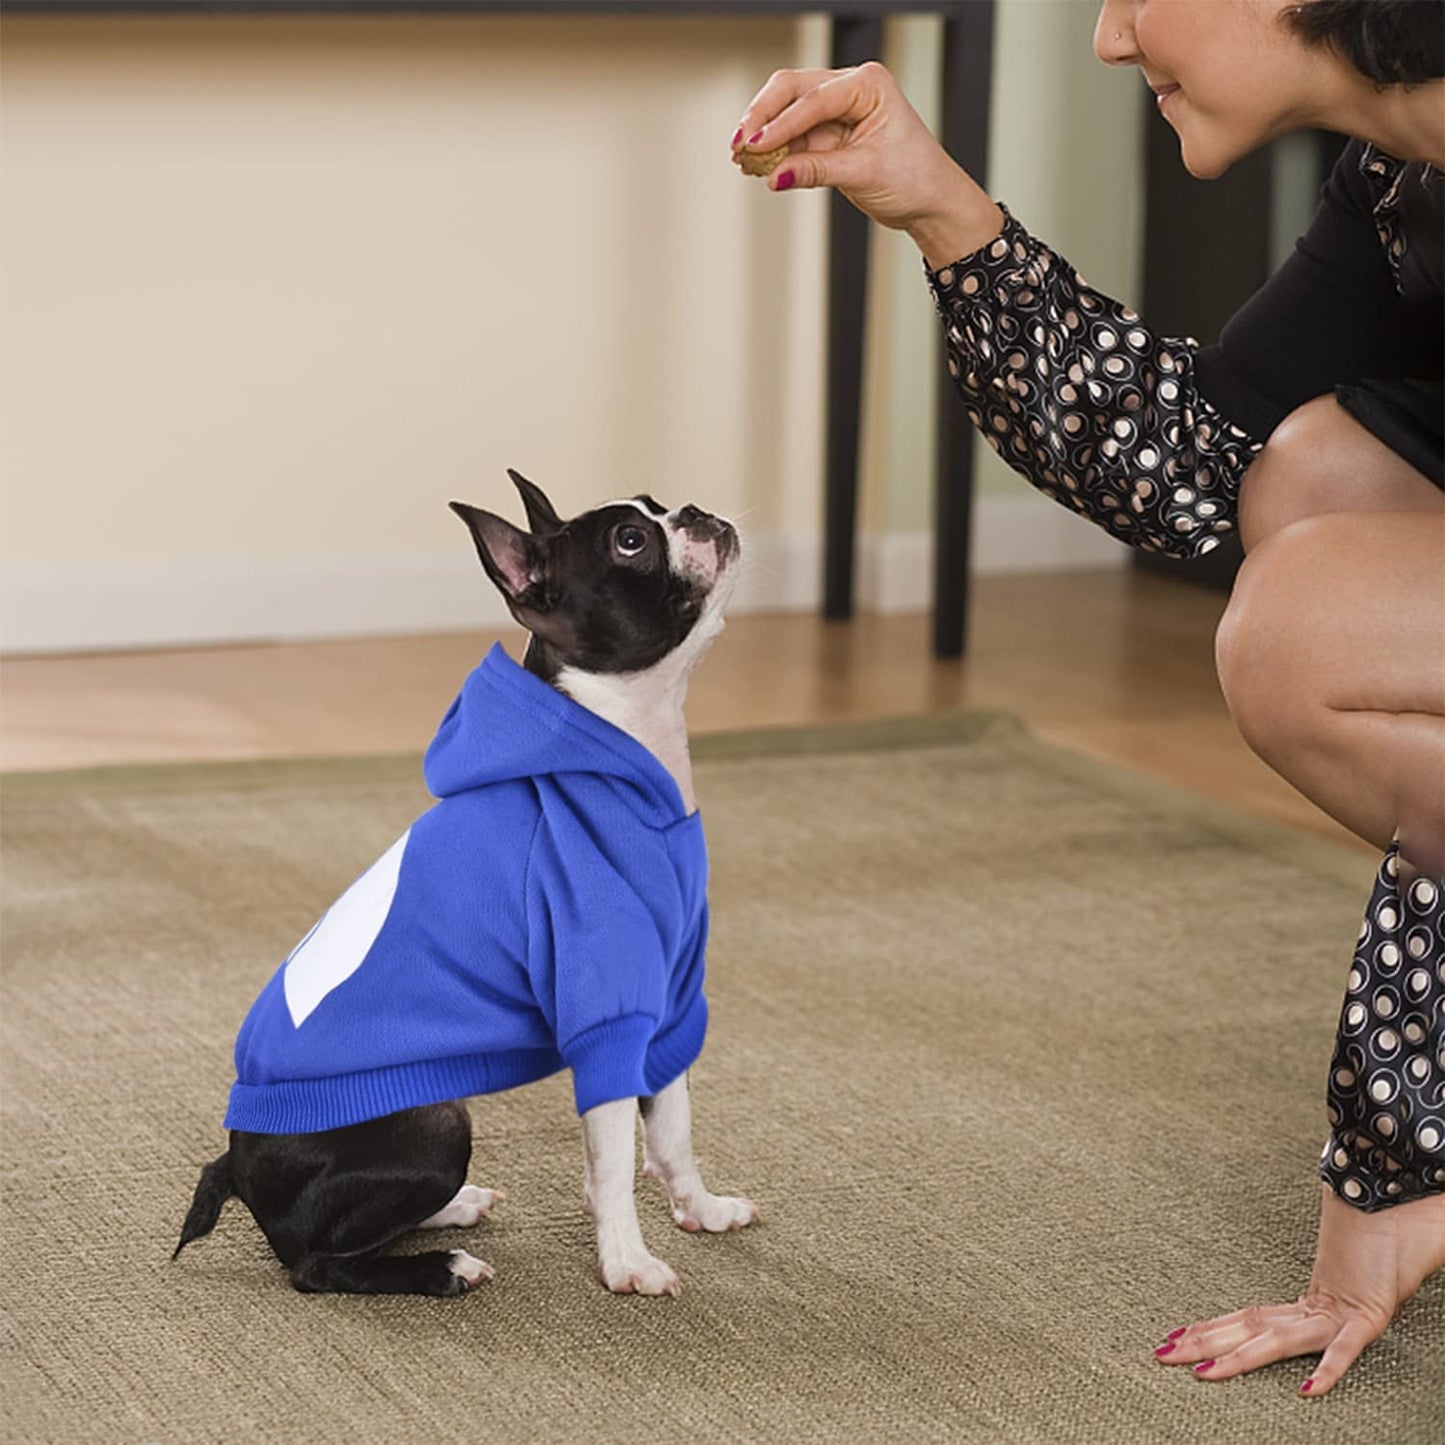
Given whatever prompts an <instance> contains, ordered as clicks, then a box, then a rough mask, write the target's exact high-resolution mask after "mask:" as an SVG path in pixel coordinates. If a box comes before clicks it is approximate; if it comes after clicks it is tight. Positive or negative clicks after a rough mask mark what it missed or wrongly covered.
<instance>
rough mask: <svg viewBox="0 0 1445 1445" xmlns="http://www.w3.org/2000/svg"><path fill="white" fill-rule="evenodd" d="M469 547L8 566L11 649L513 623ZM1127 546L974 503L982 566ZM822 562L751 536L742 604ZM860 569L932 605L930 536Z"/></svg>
mask: <svg viewBox="0 0 1445 1445" xmlns="http://www.w3.org/2000/svg"><path fill="white" fill-rule="evenodd" d="M458 550H459V549H457V548H448V549H447V550H446V551H445V552H438V553H420V554H415V553H414V554H401V555H394V556H389V557H376V556H360V557H323V558H310V557H295V558H271V559H266V560H264V561H248V560H245V559H240V558H236V559H228V558H220V559H215V560H212V561H204V562H200V561H188V560H179V561H165V562H149V563H136V564H133V565H128V566H120V565H98V566H97V565H92V566H87V565H83V564H82V565H74V566H53V567H30V568H15V567H11V568H7V569H6V571H5V573H4V575H3V577H0V648H3V649H4V650H5V651H7V652H11V653H33V652H76V651H102V650H111V649H122V648H132V647H177V646H187V645H197V644H203V643H227V642H243V641H245V642H249V641H269V640H282V639H297V638H303V637H309V638H321V637H364V636H377V635H384V634H387V633H404V632H446V631H450V630H453V629H463V628H492V627H501V626H505V625H507V624H508V622H509V621H510V619H509V618H508V616H507V612H506V609H505V608H504V607H503V605H502V601H501V598H500V597H499V596H498V595H497V592H496V590H495V589H494V588H493V587H492V585H491V584H490V583H489V582H488V581H487V579H486V577H485V576H484V575H483V573H482V570H481V568H480V566H479V565H478V563H477V562H476V560H475V558H474V557H472V556H471V555H470V554H466V553H463V554H462V555H458ZM1124 551H1125V549H1124V548H1123V547H1122V546H1121V545H1120V544H1119V543H1118V542H1116V541H1115V540H1113V539H1112V538H1110V537H1108V536H1106V535H1105V534H1104V533H1103V532H1101V531H1100V530H1099V529H1098V528H1096V527H1093V526H1091V525H1090V524H1088V523H1086V522H1084V521H1083V520H1082V519H1081V518H1079V517H1075V516H1073V515H1071V514H1070V513H1068V512H1066V511H1065V510H1064V509H1063V508H1062V507H1059V506H1056V505H1055V504H1053V503H1051V502H1048V501H1047V500H1045V499H1043V498H1041V497H1036V496H1035V495H1033V494H1032V493H1027V494H1025V495H1023V496H1021V497H1012V496H989V497H985V498H983V499H981V501H980V504H979V506H978V508H977V512H976V515H975V520H974V547H973V569H974V572H975V573H976V574H986V573H990V572H1010V571H1059V570H1064V569H1068V568H1075V567H1107V566H1119V565H1121V564H1122V561H1123V556H1124ZM821 572H822V542H821V539H820V538H819V537H817V536H807V537H759V538H757V539H755V540H754V541H753V542H752V543H751V544H750V545H749V546H748V549H747V557H746V566H745V569H744V572H743V575H742V577H741V578H740V580H739V583H738V590H737V593H736V595H735V599H734V602H733V611H734V612H736V613H742V612H806V611H811V610H812V609H814V608H816V607H817V606H818V605H819V602H820V598H821V582H820V578H821ZM858 579H859V585H858V605H859V608H860V609H861V610H863V611H872V612H881V613H899V612H918V611H925V610H927V608H928V607H929V605H930V603H931V595H930V589H931V586H932V581H931V579H932V539H931V536H930V534H929V533H927V532H906V533H891V534H887V535H884V536H879V537H861V538H860V539H859V544H858Z"/></svg>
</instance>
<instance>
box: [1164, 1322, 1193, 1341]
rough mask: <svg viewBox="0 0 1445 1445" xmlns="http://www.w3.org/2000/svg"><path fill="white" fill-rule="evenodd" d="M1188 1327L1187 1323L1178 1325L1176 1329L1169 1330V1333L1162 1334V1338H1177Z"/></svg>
mask: <svg viewBox="0 0 1445 1445" xmlns="http://www.w3.org/2000/svg"><path fill="white" fill-rule="evenodd" d="M1188 1328H1189V1326H1188V1325H1180V1326H1179V1328H1178V1329H1177V1330H1170V1331H1169V1333H1168V1334H1167V1335H1165V1336H1164V1338H1165V1339H1166V1340H1177V1339H1178V1338H1179V1336H1180V1335H1182V1334H1183V1333H1184V1332H1185V1330H1187V1329H1188Z"/></svg>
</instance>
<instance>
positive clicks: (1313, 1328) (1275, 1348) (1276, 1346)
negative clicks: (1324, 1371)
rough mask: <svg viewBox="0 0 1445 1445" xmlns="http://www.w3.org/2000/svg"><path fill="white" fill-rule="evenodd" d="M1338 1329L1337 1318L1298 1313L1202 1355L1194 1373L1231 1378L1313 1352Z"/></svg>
mask: <svg viewBox="0 0 1445 1445" xmlns="http://www.w3.org/2000/svg"><path fill="white" fill-rule="evenodd" d="M1338 1329H1339V1321H1337V1320H1334V1319H1331V1318H1330V1317H1329V1316H1327V1315H1320V1314H1305V1313H1303V1312H1298V1313H1296V1314H1295V1315H1294V1316H1293V1317H1292V1318H1288V1319H1281V1320H1277V1321H1275V1322H1274V1323H1273V1324H1269V1325H1265V1326H1264V1327H1263V1328H1262V1329H1261V1330H1260V1332H1259V1333H1258V1334H1257V1335H1252V1336H1251V1337H1250V1338H1249V1339H1247V1340H1245V1341H1244V1343H1243V1344H1241V1345H1239V1346H1238V1347H1237V1348H1235V1349H1231V1350H1228V1351H1225V1352H1221V1353H1220V1354H1218V1355H1213V1356H1208V1357H1206V1359H1205V1360H1203V1361H1201V1362H1200V1363H1199V1364H1197V1365H1195V1367H1194V1373H1195V1374H1196V1375H1198V1376H1199V1378H1200V1379H1201V1380H1231V1379H1233V1378H1234V1376H1236V1375H1245V1374H1248V1373H1249V1371H1251V1370H1257V1369H1259V1367H1260V1366H1261V1365H1273V1364H1275V1363H1276V1362H1277V1361H1279V1360H1290V1359H1293V1358H1294V1357H1295V1356H1296V1355H1312V1354H1316V1353H1317V1352H1318V1351H1320V1350H1323V1349H1324V1348H1325V1346H1326V1345H1328V1344H1329V1342H1330V1341H1331V1339H1333V1338H1334V1337H1335V1334H1336V1331H1337V1330H1338ZM1361 1348H1363V1346H1361ZM1356 1353H1358V1351H1356Z"/></svg>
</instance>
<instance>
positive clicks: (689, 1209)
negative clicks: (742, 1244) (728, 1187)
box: [672, 1194, 760, 1234]
mask: <svg viewBox="0 0 1445 1445" xmlns="http://www.w3.org/2000/svg"><path fill="white" fill-rule="evenodd" d="M672 1217H673V1219H674V1220H675V1221H676V1223H677V1225H678V1227H679V1228H680V1229H685V1230H687V1232H688V1233H689V1234H697V1233H699V1232H701V1233H703V1234H726V1233H727V1231H728V1230H730V1229H744V1228H746V1227H747V1226H748V1225H749V1224H755V1223H756V1222H757V1220H758V1219H759V1217H760V1216H759V1214H758V1206H757V1205H756V1204H754V1203H753V1201H752V1200H751V1199H733V1198H730V1197H728V1196H727V1195H723V1194H697V1195H693V1196H691V1197H679V1198H677V1199H674V1200H673V1201H672Z"/></svg>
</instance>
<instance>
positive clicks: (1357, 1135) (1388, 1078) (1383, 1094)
mask: <svg viewBox="0 0 1445 1445" xmlns="http://www.w3.org/2000/svg"><path fill="white" fill-rule="evenodd" d="M1329 1114H1330V1125H1331V1131H1332V1132H1331V1134H1330V1137H1329V1141H1328V1142H1327V1143H1326V1145H1325V1148H1324V1153H1323V1154H1322V1155H1321V1157H1320V1176H1321V1177H1322V1178H1323V1179H1324V1181H1325V1182H1326V1183H1327V1184H1328V1185H1329V1186H1330V1188H1331V1189H1333V1190H1334V1191H1335V1193H1336V1194H1338V1195H1339V1196H1340V1198H1341V1199H1343V1200H1344V1201H1345V1202H1346V1203H1347V1204H1353V1205H1354V1206H1355V1207H1356V1208H1358V1209H1364V1210H1366V1211H1373V1210H1376V1209H1387V1208H1389V1207H1390V1206H1391V1205H1392V1204H1405V1203H1408V1202H1409V1201H1411V1200H1413V1199H1420V1198H1423V1197H1425V1196H1426V1195H1430V1194H1445V879H1431V878H1415V879H1413V880H1411V881H1408V882H1407V881H1406V880H1405V879H1404V878H1402V876H1401V869H1400V848H1399V844H1398V843H1393V844H1391V845H1390V850H1389V852H1387V853H1386V854H1385V860H1384V862H1383V863H1381V865H1380V870H1379V872H1378V874H1376V877H1375V888H1374V892H1373V894H1372V895H1371V897H1370V903H1369V907H1368V908H1367V909H1366V910H1365V919H1364V922H1363V923H1362V924H1361V925H1360V937H1359V941H1358V943H1357V945H1356V947H1355V957H1354V962H1353V963H1352V964H1351V966H1350V980H1349V985H1348V990H1347V992H1346V994H1345V1002H1344V1007H1343V1008H1342V1009H1341V1011H1340V1028H1339V1034H1338V1036H1337V1037H1336V1040H1335V1056H1334V1060H1333V1062H1332V1063H1331V1065H1330V1082H1329Z"/></svg>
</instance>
